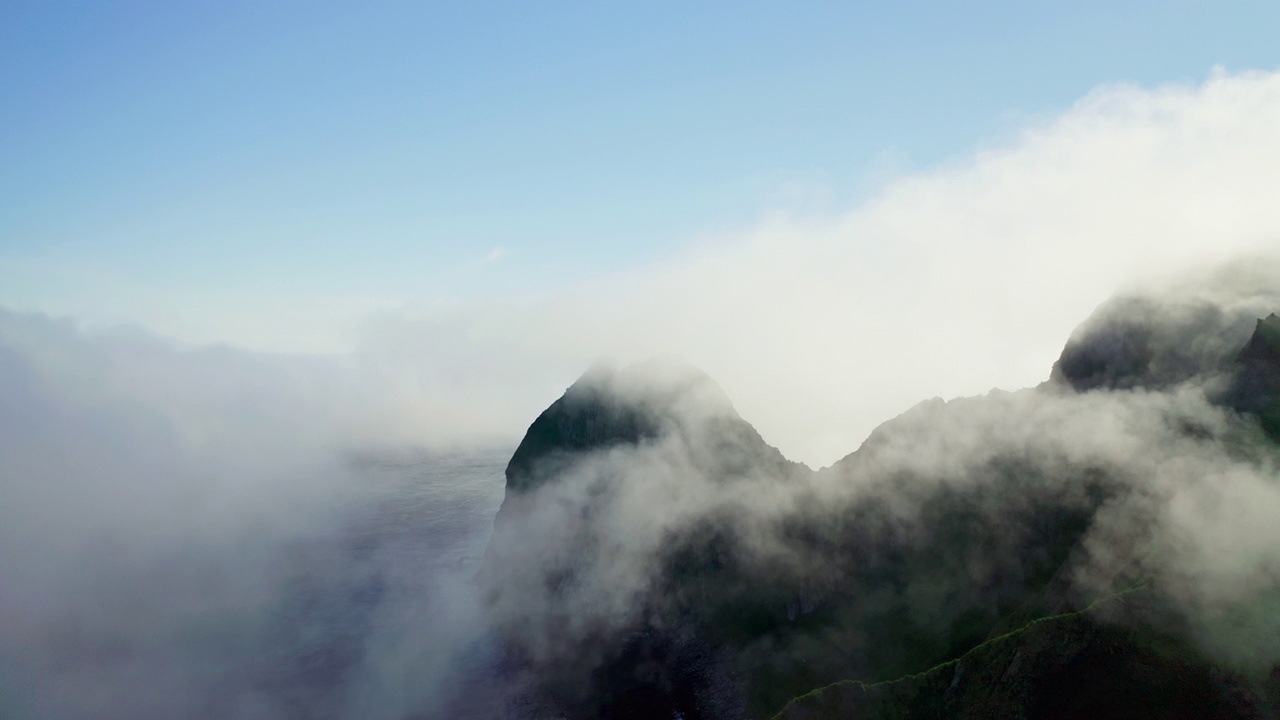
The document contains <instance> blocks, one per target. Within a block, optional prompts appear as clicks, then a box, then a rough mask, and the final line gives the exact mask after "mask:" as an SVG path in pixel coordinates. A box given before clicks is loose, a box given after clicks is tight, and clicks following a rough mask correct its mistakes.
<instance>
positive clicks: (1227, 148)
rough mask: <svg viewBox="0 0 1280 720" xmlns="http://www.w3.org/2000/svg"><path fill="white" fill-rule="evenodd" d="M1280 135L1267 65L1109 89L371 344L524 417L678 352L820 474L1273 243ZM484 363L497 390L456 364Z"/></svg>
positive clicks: (1278, 236) (420, 319)
mask: <svg viewBox="0 0 1280 720" xmlns="http://www.w3.org/2000/svg"><path fill="white" fill-rule="evenodd" d="M1276 127H1280V73H1245V74H1239V75H1229V74H1226V73H1224V72H1221V71H1215V73H1214V74H1213V75H1212V77H1211V78H1210V79H1208V80H1207V81H1205V82H1204V83H1203V84H1200V85H1197V86H1187V85H1171V86H1166V87H1160V88H1156V89H1143V88H1137V87H1131V86H1114V87H1105V88H1101V89H1099V90H1097V91H1095V92H1093V93H1091V94H1090V95H1088V96H1087V97H1085V98H1084V99H1082V100H1081V101H1080V102H1078V103H1077V104H1076V105H1075V106H1074V107H1073V108H1071V109H1070V110H1069V111H1068V112H1066V113H1065V114H1063V115H1061V116H1060V117H1057V118H1055V119H1052V120H1050V121H1047V122H1044V123H1042V124H1039V125H1036V126H1034V127H1029V128H1026V129H1025V130H1024V131H1023V132H1022V134H1021V135H1020V136H1019V137H1017V139H1016V140H1014V141H1012V142H1010V143H1009V144H1007V145H1005V146H1002V147H996V148H991V149H988V150H984V151H982V152H979V153H976V154H975V155H974V156H973V157H971V158H969V159H968V160H967V161H965V162H962V163H957V164H955V165H951V166H947V167H942V168H937V169H934V170H931V171H928V172H921V173H916V174H912V175H907V176H902V177H899V178H897V179H896V180H894V181H892V182H891V183H890V184H888V185H886V186H885V187H884V188H883V189H882V191H881V192H879V193H878V194H876V195H874V196H872V197H871V198H870V199H869V200H867V201H865V202H863V203H862V204H861V205H859V206H857V207H855V208H853V209H851V210H849V211H848V212H846V213H844V214H839V215H834V216H829V217H816V218H815V217H808V218H805V217H787V216H777V217H771V218H767V219H766V220H765V221H764V222H762V223H761V224H760V225H759V226H758V227H757V228H755V229H754V230H751V231H749V232H744V233H741V234H738V235H733V236H725V237H718V238H709V239H705V240H704V241H703V242H702V243H700V244H698V245H695V246H693V247H691V248H689V249H687V250H686V251H685V252H684V253H682V254H680V255H678V256H676V257H672V258H670V259H668V260H667V261H666V262H664V263H661V264H658V265H656V266H651V267H647V268H643V269H640V270H635V271H630V272H626V273H621V274H619V275H616V276H612V277H606V278H597V279H592V280H588V281H585V282H583V283H582V284H580V285H579V286H577V287H574V288H571V289H567V290H565V291H563V292H561V293H559V294H556V295H554V296H551V297H542V298H537V299H531V300H526V301H523V302H519V301H511V302H507V303H500V304H493V303H490V304H487V305H483V306H480V305H474V306H467V307H454V308H451V309H450V310H448V311H447V312H443V313H442V312H435V311H432V312H422V313H419V314H418V315H416V316H413V315H409V314H404V315H399V316H394V317H391V318H385V319H384V320H383V321H381V322H380V323H379V324H378V329H377V330H376V331H374V332H373V334H374V335H377V336H379V339H378V340H377V342H378V343H379V344H380V345H383V346H385V345H392V346H395V347H396V348H398V350H397V352H398V353H400V354H401V356H402V357H404V356H412V355H413V354H414V353H415V348H418V349H428V348H429V349H430V350H431V351H432V353H433V355H432V357H431V359H430V365H429V367H430V369H431V370H432V371H433V372H441V373H444V374H445V375H448V374H450V373H454V374H461V375H469V376H470V378H469V380H472V381H473V382H470V384H467V383H464V384H463V385H461V386H458V387H454V388H452V389H449V390H448V391H447V392H450V393H458V392H462V393H464V394H465V393H466V392H468V391H472V390H474V391H476V395H475V396H474V397H473V401H469V400H466V399H463V398H462V396H458V397H459V398H460V399H458V400H455V401H454V404H455V405H458V406H470V405H473V404H489V403H496V405H489V406H488V407H487V408H486V409H485V411H491V412H493V413H495V417H498V416H500V417H504V418H506V417H516V418H519V417H523V418H526V420H525V422H527V421H528V420H531V419H532V418H533V417H534V415H535V414H536V413H537V412H538V411H539V410H541V408H542V407H543V406H545V405H546V404H547V403H549V402H550V401H551V400H552V399H554V397H555V396H556V395H557V394H558V389H559V388H561V387H563V385H564V384H566V383H567V382H568V381H570V380H572V378H573V377H574V376H575V375H576V374H577V373H578V372H580V371H581V370H583V369H585V367H586V365H587V364H588V363H589V362H591V361H592V360H593V359H594V358H596V357H597V356H600V355H607V356H611V357H615V358H617V359H619V360H629V359H636V358H641V357H645V356H648V355H651V354H657V353H676V354H680V355H683V356H685V357H686V358H688V359H689V360H691V361H692V362H694V363H695V364H697V365H699V366H701V367H702V368H703V369H705V370H706V371H707V372H708V373H710V374H711V375H712V376H713V377H714V378H716V379H717V380H718V381H719V382H720V383H721V384H722V385H723V386H724V387H725V389H726V391H727V392H728V394H729V395H730V396H731V397H732V398H733V399H734V401H735V402H736V403H737V404H738V407H739V409H740V410H741V412H742V414H743V415H744V416H745V417H746V418H747V419H748V420H749V421H751V422H752V423H754V424H756V425H757V427H758V428H759V429H760V430H761V432H762V434H763V435H764V436H765V437H766V439H768V440H770V441H771V442H773V443H775V444H777V445H779V446H780V447H781V448H782V449H783V450H784V451H785V452H787V453H788V454H789V455H791V456H793V457H795V458H798V459H802V460H805V461H808V462H810V463H815V464H826V463H830V462H832V461H833V460H835V459H837V458H838V457H840V456H841V455H843V454H844V453H846V452H848V451H850V450H851V449H852V448H854V447H856V446H857V444H858V443H859V442H860V441H861V439H862V438H863V437H865V435H866V434H867V433H868V432H869V431H870V430H871V429H872V428H873V427H874V426H875V425H876V424H878V423H879V422H881V421H883V420H884V419H886V418H887V417H890V416H892V415H894V414H896V413H898V412H900V411H901V410H903V409H905V408H906V407H908V406H910V405H912V404H914V403H915V402H917V401H919V400H920V399H922V398H925V397H929V396H934V395H941V396H955V395H964V394H973V393H979V392H983V391H985V390H986V389H988V388H990V387H992V386H1000V387H1006V388H1012V387H1020V386H1026V385H1031V384H1035V383H1037V382H1039V381H1040V380H1043V379H1044V378H1045V377H1046V376H1047V374H1048V371H1049V367H1050V365H1051V363H1052V362H1053V360H1054V359H1055V357H1056V356H1057V353H1058V351H1059V349H1060V348H1061V346H1062V344H1063V342H1064V341H1065V339H1066V337H1067V336H1068V334H1069V333H1070V331H1071V329H1072V328H1073V327H1074V326H1075V325H1076V324H1077V323H1079V322H1080V321H1081V320H1082V319H1083V318H1084V317H1086V316H1087V315H1088V314H1089V312H1090V311H1091V310H1092V309H1093V308H1094V307H1095V306H1097V305H1098V304H1099V303H1100V302H1101V301H1103V300H1105V299H1106V298H1107V297H1108V296H1109V295H1111V294H1112V293H1113V292H1115V291H1117V290H1118V289H1120V288H1123V287H1125V286H1127V285H1131V284H1134V283H1140V282H1144V281H1147V280H1150V279H1152V278H1156V277H1161V278H1163V277H1165V276H1168V275H1169V274H1171V273H1174V272H1176V271H1180V270H1184V269H1187V268H1191V267H1196V266H1198V265H1202V264H1205V263H1209V262H1213V261H1218V260H1223V259H1226V258H1228V257H1231V256H1233V255H1238V254H1240V253H1244V252H1255V251H1259V250H1266V249H1268V248H1272V247H1277V246H1280V204H1277V203H1276V202H1275V201H1274V199H1275V198H1276V197H1280V134H1277V133H1276V132H1275V128H1276ZM441 327H448V328H451V329H452V330H451V332H452V335H451V337H453V338H454V339H455V340H456V342H455V343H453V344H452V345H451V346H449V347H441V346H440V342H439V340H438V337H435V336H436V335H437V334H438V333H439V331H440V329H441ZM481 349H488V350H492V351H493V352H495V353H496V355H493V356H488V355H485V359H484V360H483V361H482V363H481V364H482V365H484V366H486V367H489V368H490V369H491V370H493V374H492V375H491V376H486V377H480V376H479V375H477V374H476V373H475V372H474V370H475V366H474V365H473V363H474V362H475V360H476V357H477V355H476V353H477V352H478V351H480V350H481ZM426 382H431V383H435V384H436V385H437V386H440V383H441V382H442V381H439V380H427V381H426ZM441 391H442V392H445V391H446V390H445V389H444V388H443V386H441ZM472 409H473V411H475V412H484V411H482V410H479V409H478V408H474V407H473V408H472ZM522 427H523V425H517V426H513V427H510V428H509V431H510V432H513V433H516V434H518V433H519V431H520V430H521V429H522Z"/></svg>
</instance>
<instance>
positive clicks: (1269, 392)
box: [1229, 313, 1280, 439]
mask: <svg viewBox="0 0 1280 720" xmlns="http://www.w3.org/2000/svg"><path fill="white" fill-rule="evenodd" d="M1235 371H1236V372H1235V378H1234V381H1233V384H1232V386H1231V392H1230V394H1229V402H1230V404H1231V405H1232V407H1234V408H1235V409H1236V410H1239V411H1240V412H1244V413H1251V414H1254V415H1256V416H1257V417H1258V419H1259V421H1260V422H1261V423H1262V427H1263V429H1264V430H1265V431H1266V432H1267V433H1268V434H1269V435H1270V436H1271V437H1272V438H1273V439H1280V316H1278V315H1276V314H1275V313H1272V314H1271V315H1269V316H1267V317H1266V318H1265V319H1262V320H1258V323H1257V326H1256V327H1255V328H1254V331H1253V336H1252V337H1250V338H1249V342H1248V344H1246V345H1245V346H1244V349H1243V350H1241V351H1240V354H1239V355H1238V356H1237V357H1236V368H1235Z"/></svg>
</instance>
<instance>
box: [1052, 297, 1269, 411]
mask: <svg viewBox="0 0 1280 720" xmlns="http://www.w3.org/2000/svg"><path fill="white" fill-rule="evenodd" d="M1252 320H1253V318H1251V317H1250V316H1249V315H1248V314H1247V313H1246V312H1244V311H1230V312H1228V311H1226V310H1223V309H1222V308H1219V307H1218V306H1216V305H1212V304H1210V303H1208V302H1186V303H1182V304H1179V305H1177V306H1173V307H1170V306H1167V305H1164V304H1162V303H1160V302H1157V301H1154V300H1148V299H1134V298H1122V299H1119V300H1115V301H1112V302H1111V303H1108V304H1107V305H1104V306H1103V307H1102V308H1100V309H1099V311H1098V312H1097V313H1095V315H1094V317H1092V318H1090V319H1089V321H1088V322H1086V323H1085V324H1084V325H1083V326H1082V327H1081V328H1080V329H1079V330H1077V331H1076V332H1075V333H1074V334H1073V335H1072V337H1071V339H1070V340H1069V341H1068V342H1067V345H1066V347H1065V348H1063V350H1062V355H1061V356H1060V357H1059V358H1058V362H1057V363H1055V364H1054V367H1053V373H1052V376H1051V378H1052V380H1054V381H1056V382H1060V383H1065V384H1067V385H1069V386H1070V387H1071V388H1072V389H1074V390H1075V391H1077V392H1087V391H1089V390H1099V389H1101V390H1131V389H1135V388H1144V389H1148V390H1161V389H1165V388H1169V387H1172V386H1174V385H1177V384H1179V383H1183V382H1187V381H1189V380H1192V379H1194V378H1197V377H1203V376H1207V375H1214V374H1218V373H1225V372H1230V370H1231V367H1232V361H1233V360H1234V358H1235V354H1236V353H1237V352H1238V351H1239V349H1240V347H1241V345H1243V344H1244V342H1245V340H1246V339H1247V338H1248V333H1249V329H1250V325H1251V324H1252Z"/></svg>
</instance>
